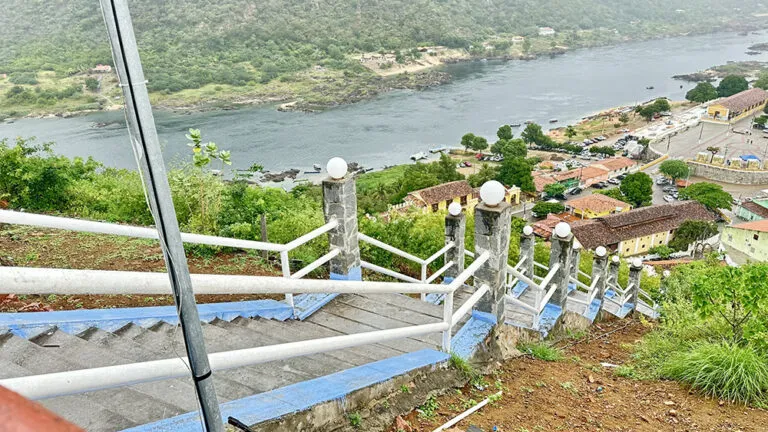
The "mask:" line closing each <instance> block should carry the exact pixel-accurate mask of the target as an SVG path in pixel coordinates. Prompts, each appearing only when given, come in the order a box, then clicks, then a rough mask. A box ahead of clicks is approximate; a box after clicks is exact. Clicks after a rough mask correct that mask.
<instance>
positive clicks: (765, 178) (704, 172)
mask: <svg viewBox="0 0 768 432" xmlns="http://www.w3.org/2000/svg"><path fill="white" fill-rule="evenodd" d="M687 162H688V166H689V167H690V168H691V175H693V176H697V177H704V178H707V179H710V180H717V181H721V182H723V183H735V184H745V185H760V184H768V171H747V170H735V169H730V168H723V167H717V166H712V165H707V164H702V163H699V162H693V161H687Z"/></svg>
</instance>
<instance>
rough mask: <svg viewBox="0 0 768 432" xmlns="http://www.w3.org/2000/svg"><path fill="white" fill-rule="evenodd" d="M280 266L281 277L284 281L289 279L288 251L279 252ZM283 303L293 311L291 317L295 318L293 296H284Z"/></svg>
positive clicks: (289, 262) (288, 294)
mask: <svg viewBox="0 0 768 432" xmlns="http://www.w3.org/2000/svg"><path fill="white" fill-rule="evenodd" d="M280 265H281V266H282V268H283V277H284V278H286V279H290V278H291V261H290V259H289V258H288V251H287V250H284V251H282V252H280ZM285 302H286V303H288V306H290V307H291V309H292V310H293V315H294V316H296V309H295V307H294V305H293V294H291V293H287V294H285Z"/></svg>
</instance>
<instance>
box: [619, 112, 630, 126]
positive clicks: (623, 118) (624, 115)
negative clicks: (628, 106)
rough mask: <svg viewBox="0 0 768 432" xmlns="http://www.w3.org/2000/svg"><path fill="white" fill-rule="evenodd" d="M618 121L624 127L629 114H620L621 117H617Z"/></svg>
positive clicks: (627, 121)
mask: <svg viewBox="0 0 768 432" xmlns="http://www.w3.org/2000/svg"><path fill="white" fill-rule="evenodd" d="M619 121H620V122H621V123H622V124H624V125H626V124H627V123H629V114H627V113H621V115H620V116H619Z"/></svg>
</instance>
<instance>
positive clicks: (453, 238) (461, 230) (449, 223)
mask: <svg viewBox="0 0 768 432" xmlns="http://www.w3.org/2000/svg"><path fill="white" fill-rule="evenodd" d="M466 232H467V217H466V215H465V214H464V212H461V213H459V214H458V216H453V215H451V214H449V215H448V216H446V217H445V244H446V245H447V244H448V243H450V242H453V244H454V247H453V248H452V249H451V250H449V251H448V252H446V253H445V255H444V260H445V263H446V264H448V263H449V262H451V261H453V265H452V266H451V267H449V268H448V270H446V271H445V273H443V281H444V282H445V283H450V282H451V281H452V280H453V279H455V278H456V276H458V275H459V274H461V272H463V271H464V236H465V234H466Z"/></svg>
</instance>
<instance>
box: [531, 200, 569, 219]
mask: <svg viewBox="0 0 768 432" xmlns="http://www.w3.org/2000/svg"><path fill="white" fill-rule="evenodd" d="M564 211H565V206H563V205H562V204H560V203H550V202H546V201H539V202H537V203H536V204H535V205H534V206H533V208H532V209H531V212H532V213H533V215H534V216H535V217H537V218H543V217H545V216H547V215H548V214H552V213H554V214H557V213H562V212H564Z"/></svg>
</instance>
